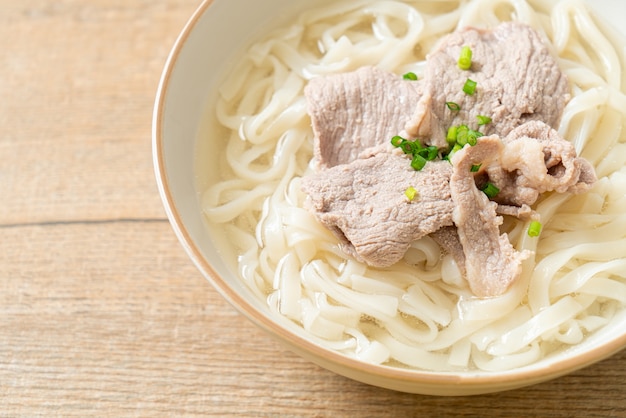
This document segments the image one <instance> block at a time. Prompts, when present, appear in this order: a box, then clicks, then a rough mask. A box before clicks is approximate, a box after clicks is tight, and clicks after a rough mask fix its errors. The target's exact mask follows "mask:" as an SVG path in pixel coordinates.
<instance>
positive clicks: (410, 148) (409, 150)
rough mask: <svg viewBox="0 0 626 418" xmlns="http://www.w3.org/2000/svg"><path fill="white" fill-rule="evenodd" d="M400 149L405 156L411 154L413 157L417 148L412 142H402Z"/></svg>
mask: <svg viewBox="0 0 626 418" xmlns="http://www.w3.org/2000/svg"><path fill="white" fill-rule="evenodd" d="M400 148H401V149H402V151H404V153H405V154H411V155H413V154H414V153H415V151H417V149H418V148H417V147H416V146H415V142H413V141H406V140H405V141H402V144H400Z"/></svg>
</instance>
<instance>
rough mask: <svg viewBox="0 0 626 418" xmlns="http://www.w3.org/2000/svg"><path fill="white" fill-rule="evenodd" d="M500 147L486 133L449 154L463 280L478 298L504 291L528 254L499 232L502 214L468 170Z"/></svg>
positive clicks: (493, 154) (492, 137) (496, 140)
mask: <svg viewBox="0 0 626 418" xmlns="http://www.w3.org/2000/svg"><path fill="white" fill-rule="evenodd" d="M503 147H504V146H503V144H502V142H501V141H500V138H498V136H496V135H493V136H487V137H483V138H481V139H480V140H479V141H478V143H477V144H476V145H475V146H473V147H470V146H465V147H464V148H463V149H462V150H461V151H459V152H457V153H456V154H454V156H453V157H452V165H453V167H454V169H453V171H452V176H451V177H450V192H451V196H452V201H453V202H454V211H453V216H452V218H453V220H454V224H455V225H456V228H457V233H458V236H459V241H460V242H461V245H462V246H463V253H464V254H465V272H466V273H465V274H466V279H467V281H468V283H469V285H470V289H471V290H472V292H473V293H474V294H475V295H476V296H479V297H491V296H497V295H500V294H502V293H504V292H505V291H506V290H507V289H508V288H509V286H510V285H511V283H513V282H514V281H515V280H516V279H517V278H518V277H519V275H520V273H521V265H522V261H523V260H524V259H525V258H527V257H528V255H529V254H528V253H527V252H519V251H517V250H515V248H513V246H512V245H511V243H510V241H509V238H508V236H507V235H506V234H500V229H499V227H500V225H501V224H502V217H500V216H498V215H497V214H496V207H497V203H495V202H492V201H490V200H489V198H488V197H487V195H485V193H483V192H482V191H480V190H479V189H478V188H477V187H476V183H475V182H474V174H473V173H472V171H471V167H472V166H473V165H475V164H486V163H489V162H490V161H491V160H492V159H494V158H497V157H498V155H500V154H501V152H502V149H503Z"/></svg>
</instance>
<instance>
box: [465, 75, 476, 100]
mask: <svg viewBox="0 0 626 418" xmlns="http://www.w3.org/2000/svg"><path fill="white" fill-rule="evenodd" d="M463 91H464V92H465V94H468V95H470V96H471V95H473V94H474V93H475V92H476V82H475V81H474V80H471V79H469V78H468V79H467V81H465V84H464V85H463Z"/></svg>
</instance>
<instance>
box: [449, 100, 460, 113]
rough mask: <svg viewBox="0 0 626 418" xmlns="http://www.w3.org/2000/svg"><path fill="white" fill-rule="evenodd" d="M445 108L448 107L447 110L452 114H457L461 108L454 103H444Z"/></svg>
mask: <svg viewBox="0 0 626 418" xmlns="http://www.w3.org/2000/svg"><path fill="white" fill-rule="evenodd" d="M446 106H448V109H450V110H451V111H453V112H458V111H459V110H461V106H459V105H458V104H457V103H454V102H446Z"/></svg>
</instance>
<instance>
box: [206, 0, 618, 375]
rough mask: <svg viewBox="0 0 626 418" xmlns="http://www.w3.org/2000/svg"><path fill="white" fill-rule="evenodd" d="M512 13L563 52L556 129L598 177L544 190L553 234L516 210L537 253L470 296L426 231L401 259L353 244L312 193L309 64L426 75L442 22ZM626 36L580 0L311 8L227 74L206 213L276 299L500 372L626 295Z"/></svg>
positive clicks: (438, 364) (367, 353)
mask: <svg viewBox="0 0 626 418" xmlns="http://www.w3.org/2000/svg"><path fill="white" fill-rule="evenodd" d="M504 20H518V21H521V22H524V23H526V24H528V25H530V26H532V27H533V28H535V29H536V30H538V31H539V33H541V34H542V36H543V37H544V38H545V41H546V43H547V44H548V45H549V47H550V49H551V51H552V52H553V54H554V55H555V56H556V57H558V62H559V65H560V67H561V68H562V70H563V71H564V72H565V73H566V74H567V76H568V78H569V81H570V85H571V93H572V99H571V101H570V102H569V103H568V105H567V106H566V108H565V111H564V114H563V117H562V121H561V124H560V126H559V129H558V130H559V133H560V134H561V135H562V136H563V137H565V138H567V139H568V140H570V141H571V142H572V143H573V144H574V145H575V148H576V150H577V152H578V154H579V155H581V156H582V157H584V158H586V159H587V160H588V161H590V162H591V163H592V164H593V165H594V167H595V168H596V172H597V175H598V178H599V180H598V182H597V183H596V184H595V185H594V187H593V188H592V189H591V191H589V192H588V193H584V194H581V195H576V196H573V195H569V194H553V195H551V194H548V195H546V196H544V197H543V198H542V199H541V200H540V201H539V202H538V204H537V205H536V207H535V209H536V211H537V212H538V213H539V214H540V216H541V220H542V223H543V226H544V227H543V231H542V234H541V236H540V238H531V237H529V236H528V235H527V234H525V233H524V231H525V229H526V228H527V225H526V224H525V223H524V222H522V221H519V220H517V219H508V218H507V219H506V220H505V223H504V225H503V227H502V228H504V229H505V230H506V231H507V233H508V234H509V237H510V239H511V242H512V243H513V245H514V246H515V247H516V248H517V249H518V250H522V249H529V250H532V251H534V252H535V256H534V257H531V259H528V260H526V261H525V262H524V265H523V273H522V277H521V278H520V280H518V281H517V282H516V283H515V284H514V285H513V286H512V287H511V288H510V289H509V290H508V291H507V292H506V293H505V294H504V295H502V296H500V297H495V298H488V299H479V298H475V297H473V295H472V293H471V292H470V291H469V289H468V286H467V284H466V283H465V281H464V279H463V278H462V277H461V276H460V273H459V270H458V269H457V268H456V266H455V264H454V262H453V261H452V260H451V258H450V257H449V256H442V253H441V250H440V248H439V247H438V245H437V244H436V243H435V242H434V241H433V240H432V239H430V238H429V237H425V238H423V239H420V240H419V241H417V242H415V243H414V244H413V245H412V246H411V248H410V250H409V251H408V253H407V254H406V256H405V257H404V259H403V260H402V261H400V262H399V263H397V264H395V265H394V266H392V267H390V268H385V269H376V268H371V267H368V266H366V265H364V264H361V263H358V262H356V261H354V260H352V259H350V258H348V257H346V255H345V254H344V253H343V252H342V251H341V250H340V249H339V246H338V242H337V239H336V238H335V237H334V236H333V235H332V234H331V233H330V232H329V231H328V230H327V229H326V228H324V227H323V226H322V225H321V224H319V223H318V222H317V220H316V219H315V218H314V216H313V215H312V214H311V213H309V212H308V211H307V210H306V209H304V208H303V202H304V199H305V197H306V196H305V195H304V194H303V192H302V191H301V190H300V180H301V178H302V176H304V175H305V174H306V173H307V172H308V170H311V168H310V167H309V162H310V160H311V157H312V138H313V133H312V129H311V126H310V120H309V117H308V115H307V113H306V105H305V100H304V97H303V88H304V86H305V85H306V83H307V80H310V79H311V78H313V77H317V76H321V75H327V74H332V73H337V72H345V71H352V70H355V69H357V68H359V67H361V66H364V65H376V66H378V67H380V68H381V69H384V70H388V71H392V72H395V73H397V74H399V75H401V74H403V73H406V72H408V71H412V72H414V73H416V74H417V75H418V76H421V74H422V72H423V69H424V65H425V56H426V54H427V53H428V51H429V50H430V49H431V48H432V47H433V46H434V45H435V44H436V43H437V41H438V40H439V39H440V38H441V37H442V36H443V35H445V34H447V33H449V32H451V31H454V30H455V29H457V28H460V27H464V26H474V27H493V26H495V25H497V24H498V23H499V22H501V21H504ZM616 36H617V35H615V33H613V32H611V31H610V30H608V29H606V28H604V26H603V25H600V24H598V21H597V20H596V19H595V18H594V17H593V15H591V14H590V12H589V11H588V10H587V8H586V6H585V3H583V2H582V1H562V2H558V3H557V2H542V1H539V0H536V1H528V2H526V1H521V0H476V1H448V2H424V1H422V2H419V1H394V0H374V1H370V0H360V1H341V2H335V3H331V4H330V5H328V6H326V7H323V8H319V9H314V10H309V11H306V12H304V13H302V14H300V15H299V16H298V17H297V19H296V20H295V21H294V22H292V23H291V24H289V25H286V26H283V27H282V28H280V29H277V30H275V31H273V32H271V33H270V34H268V35H267V36H266V37H264V38H263V39H262V40H260V41H257V42H255V43H254V44H253V45H252V46H251V47H250V48H249V50H247V52H246V53H245V55H244V56H243V57H242V58H241V60H240V61H239V62H238V64H237V66H236V67H235V68H234V69H233V70H232V71H230V72H229V74H228V77H227V78H226V80H225V82H224V83H223V85H222V87H221V89H220V93H219V97H218V98H217V100H216V102H215V103H214V106H213V107H212V108H211V110H212V111H214V112H215V118H216V120H217V121H218V123H219V125H220V126H221V127H220V128H219V129H216V130H215V132H211V135H214V134H216V132H219V133H220V134H222V135H223V141H222V140H218V141H214V142H213V144H215V143H219V142H223V143H225V146H224V149H223V150H219V152H221V153H223V154H222V155H223V158H222V160H223V161H224V162H223V163H222V166H220V168H219V172H220V174H219V179H215V181H214V182H213V183H212V184H211V186H210V187H208V189H207V190H204V191H203V193H202V205H203V209H204V212H205V215H206V217H207V219H208V221H209V222H210V223H211V224H213V225H218V227H219V228H221V229H222V231H223V232H222V233H223V234H226V236H228V239H229V241H230V242H231V243H232V246H233V247H234V248H235V251H236V253H237V254H238V258H237V260H236V263H237V265H238V270H239V274H240V276H241V279H242V280H243V281H244V282H245V283H246V285H247V286H248V287H249V288H250V289H251V290H252V291H253V292H254V293H255V294H256V295H257V296H258V298H259V299H261V300H264V301H267V303H268V304H269V308H270V309H271V310H272V311H274V312H275V314H277V315H281V316H283V317H286V318H289V319H290V320H291V321H293V323H295V324H298V325H299V326H301V327H302V328H303V329H304V331H305V332H306V333H307V334H308V335H309V336H310V338H312V339H313V340H315V341H316V342H318V343H319V344H322V345H324V346H326V347H329V348H331V349H333V350H337V351H339V352H342V353H344V354H346V355H348V356H351V357H354V358H358V359H360V360H363V361H365V362H370V363H376V364H387V365H392V366H398V367H409V368H418V369H423V370H440V371H441V370H455V369H480V370H487V371H497V370H504V369H511V368H516V367H521V366H524V365H528V364H531V363H533V362H535V361H537V360H538V359H540V358H542V357H544V356H546V355H549V354H550V353H552V352H554V351H556V350H561V349H563V348H565V347H567V346H570V345H575V344H578V343H580V342H581V341H583V339H584V338H585V337H586V336H587V335H589V334H590V333H593V332H594V331H596V330H598V329H599V328H601V327H602V326H603V325H605V324H606V323H607V322H608V321H609V320H610V319H611V318H612V316H613V315H615V313H616V312H618V311H619V310H621V309H624V306H625V304H626V212H625V211H624V208H625V207H626V193H625V192H624V191H625V190H626V167H625V164H626V133H625V132H624V130H623V127H624V126H625V122H626V116H625V115H626V113H625V112H624V109H626V94H625V86H626V81H625V78H626V77H625V74H624V72H623V69H622V66H623V65H624V57H623V55H622V54H623V51H622V52H620V51H619V50H618V49H617V48H616V46H617V45H623V43H620V41H619V40H617V38H616ZM622 42H623V41H622ZM200 140H201V141H202V140H206V139H205V138H200ZM212 152H215V151H212ZM200 161H202V157H200ZM202 169H203V168H202V167H199V170H202Z"/></svg>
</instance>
